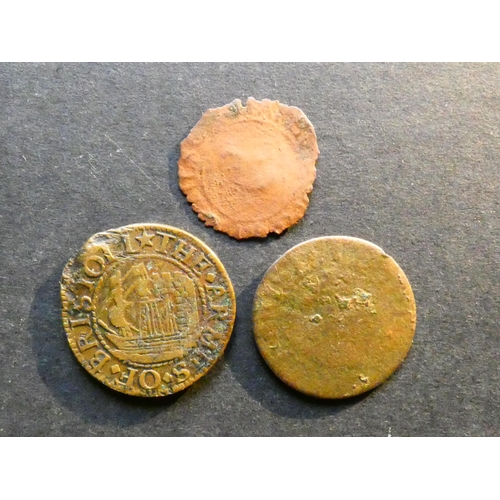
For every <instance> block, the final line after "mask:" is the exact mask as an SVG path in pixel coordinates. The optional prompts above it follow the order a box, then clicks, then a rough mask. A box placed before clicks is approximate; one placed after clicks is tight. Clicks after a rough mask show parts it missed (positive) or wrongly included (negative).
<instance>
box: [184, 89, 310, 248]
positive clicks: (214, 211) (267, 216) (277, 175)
mask: <svg viewBox="0 0 500 500" xmlns="http://www.w3.org/2000/svg"><path fill="white" fill-rule="evenodd" d="M318 155H319V150H318V144H317V142H316V134H315V132H314V129H313V126H312V125H311V123H310V121H309V120H308V119H307V117H306V116H305V114H304V113H303V112H302V111H301V110H300V109H299V108H296V107H292V106H286V105H284V104H281V103H279V102H278V101H270V100H267V99H264V100H263V101H256V100H255V99H253V98H249V99H248V101H247V104H246V106H243V105H242V104H241V101H240V100H239V99H237V100H235V101H234V102H232V103H230V104H227V105H226V106H222V107H221V108H216V109H209V110H208V111H207V112H206V113H205V114H204V115H203V116H202V117H201V119H200V121H199V122H198V123H197V124H196V125H195V126H194V128H193V129H192V130H191V132H190V134H189V135H188V137H186V139H184V141H182V143H181V156H180V159H179V184H180V187H181V189H182V191H183V192H184V194H185V195H186V196H187V199H188V201H189V202H190V203H192V208H193V210H195V211H196V212H197V213H198V217H199V218H200V219H201V220H202V221H204V222H205V224H206V225H207V226H213V227H214V228H215V229H217V230H218V231H223V232H225V233H227V234H229V235H230V236H233V237H234V238H237V239H243V238H250V237H254V236H257V237H265V236H267V235H268V234H269V233H271V232H274V233H278V234H279V233H282V232H283V231H284V230H285V229H287V228H288V227H290V226H292V225H293V224H295V223H297V222H298V221H299V220H300V219H301V218H302V217H303V216H304V213H305V211H306V209H307V206H308V204H309V198H308V196H307V195H308V193H310V192H311V191H312V188H313V182H314V179H315V177H316V167H315V164H316V160H317V158H318Z"/></svg>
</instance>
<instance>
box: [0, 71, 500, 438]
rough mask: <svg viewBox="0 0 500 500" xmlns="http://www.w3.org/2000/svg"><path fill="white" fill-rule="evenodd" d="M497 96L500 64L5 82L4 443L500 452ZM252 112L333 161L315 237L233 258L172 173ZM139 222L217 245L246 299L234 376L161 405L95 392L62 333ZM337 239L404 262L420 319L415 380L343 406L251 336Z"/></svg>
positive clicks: (310, 230)
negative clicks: (352, 438) (294, 439)
mask: <svg viewBox="0 0 500 500" xmlns="http://www.w3.org/2000/svg"><path fill="white" fill-rule="evenodd" d="M499 88H500V66H499V65H495V64H487V65H482V64H463V65H462V64H448V65H443V64H333V65H331V64H307V65H303V64H2V65H0V165H1V175H2V178H1V183H0V192H1V212H0V215H1V222H0V231H1V233H0V236H1V238H0V245H1V252H0V259H1V261H0V262H1V266H0V286H1V288H0V294H1V299H0V315H1V318H2V329H1V342H0V436H5V435H8V436H32V435H52V436H63V435H64V436H67V435H86V436H91V435H101V436H105V435H130V436H133V435H135V436H185V435H195V436H228V435H243V436H247V435H265V436H268V435H310V436H313V435H314V436H316V435H319V436H330V435H332V436H338V435H341V436H343V435H370V436H387V435H389V434H391V435H393V436H398V435H446V436H448V435H460V436H463V435H498V434H500V432H499V424H498V414H499V410H500V400H499V397H500V386H499V382H500V373H499V363H498V361H499V354H500V339H499V329H498V324H499V322H500V299H499V287H498V283H499V272H500V271H499V269H500V267H499V263H500V253H499V247H500V222H499V183H500V175H499V158H500V143H499V138H500V125H499V124H500V121H499V116H500V94H499V90H498V89H499ZM249 96H253V97H255V98H256V99H263V98H269V99H277V100H279V101H281V102H283V103H285V104H289V105H294V106H298V107H300V108H301V109H302V110H303V111H304V112H305V113H306V115H307V116H308V118H309V119H310V120H311V122H312V123H313V125H314V127H315V129H316V133H317V136H318V143H319V148H320V151H321V154H320V159H319V162H318V164H317V179H316V182H315V187H314V191H313V193H312V195H311V202H310V205H309V209H308V211H307V213H306V216H305V218H304V219H303V220H302V221H301V222H300V223H299V224H297V225H296V226H294V227H293V228H291V229H289V230H288V231H287V232H286V233H284V234H283V235H281V236H279V237H277V236H271V237H268V238H266V239H264V240H250V241H236V240H234V239H231V238H230V237H228V236H226V235H225V234H222V233H216V232H215V231H213V230H212V229H211V228H207V227H205V226H204V225H203V224H202V223H201V222H200V221H199V220H198V219H197V216H196V214H195V213H194V212H193V211H192V210H191V208H190V206H189V204H188V203H187V201H186V199H185V197H184V195H183V194H182V193H181V192H180V190H179V187H178V183H177V161H178V158H179V143H180V142H181V141H182V139H183V138H184V137H185V136H186V135H187V134H188V133H189V131H190V129H191V128H192V127H193V126H194V125H195V124H196V122H197V121H198V119H199V118H200V116H201V114H202V113H203V112H204V111H205V110H206V109H208V108H210V107H217V106H221V105H223V104H226V103H228V102H231V101H232V100H233V99H235V98H240V99H241V100H243V101H245V100H246V98H247V97H249ZM139 222H158V223H165V224H169V225H173V226H177V227H179V228H182V229H184V230H187V231H189V232H190V233H192V234H193V235H195V236H197V237H199V238H201V239H202V240H203V241H205V242H206V243H207V244H208V245H209V246H210V247H211V248H212V249H213V250H214V251H215V252H216V253H217V255H218V256H219V258H220V259H221V260H222V262H223V263H224V265H225V267H226V269H227V271H228V273H229V275H230V277H231V279H232V282H233V285H234V287H235V291H236V293H237V299H238V313H237V314H238V318H237V323H236V327H235V330H234V333H233V337H232V339H231V342H230V344H229V346H228V349H227V351H226V354H225V356H224V358H223V359H222V360H221V361H220V362H219V363H218V364H217V365H216V367H215V368H214V369H213V370H212V371H211V372H209V374H208V375H207V376H205V377H204V378H203V379H201V380H200V381H198V382H197V383H196V384H195V385H193V386H192V387H191V388H189V389H188V390H186V391H184V392H183V393H181V394H177V395H174V396H172V397H169V398H164V399H161V400H154V401H150V400H143V399H136V398H130V397H126V396H122V395H120V394H118V393H115V392H114V391H111V390H110V389H107V388H106V387H104V386H103V385H101V384H100V383H98V382H96V381H94V380H93V378H92V377H90V376H89V375H88V374H87V373H85V371H84V370H83V369H82V368H81V366H80V365H79V364H78V362H77V361H76V359H75V357H74V356H73V354H72V352H71V351H70V349H69V347H68V345H67V342H66V338H65V334H64V331H63V328H62V324H61V319H60V309H61V305H60V299H59V283H58V282H59V278H60V275H61V272H62V269H63V267H64V265H65V263H66V262H67V260H68V259H69V258H70V257H72V256H74V254H75V253H76V252H77V251H78V249H79V248H80V247H81V245H82V244H83V243H84V242H85V241H86V240H87V239H88V238H89V237H90V236H91V235H92V234H94V233H96V232H98V231H101V230H106V229H110V228H113V227H118V226H122V225H126V224H131V223H139ZM334 234H342V235H350V236H356V237H360V238H365V239H367V240H369V241H372V242H373V243H375V244H377V245H379V246H381V247H382V248H383V249H384V250H385V251H386V252H387V253H388V254H389V255H391V256H392V257H394V259H395V260H396V261H397V262H398V263H399V265H400V266H401V267H402V268H403V270H404V271H405V273H406V275H407V276H408V278H409V280H410V282H411V284H412V286H413V290H414V293H415V297H416V301H417V313H418V324H417V332H416V336H415V340H414V345H413V348H412V349H411V351H410V354H409V356H408V358H407V359H406V361H405V362H404V364H403V365H402V367H401V368H400V369H399V370H398V371H397V372H396V373H395V374H394V376H393V377H392V378H391V379H390V380H389V381H388V382H386V383H385V384H384V385H382V386H380V387H379V388H378V389H375V390H374V391H372V392H370V393H369V394H367V395H365V396H362V397H358V398H355V399H352V400H348V401H343V402H335V401H318V400H315V399H311V398H308V397H305V396H302V395H300V394H298V393H296V392H294V391H293V390H291V389H289V388H287V387H286V386H285V385H283V384H282V383H281V382H280V381H279V380H278V379H277V378H276V377H275V376H274V375H273V374H272V372H271V371H270V370H269V369H268V368H267V367H266V365H265V363H264V362H263V360H262V359H261V358H260V356H259V354H258V352H257V350H256V347H255V344H254V341H253V334H252V324H251V307H252V299H253V294H254V292H255V289H256V286H257V284H258V282H259V281H260V279H261V277H262V275H263V273H264V272H265V271H266V270H267V268H268V267H269V266H270V265H271V264H272V263H273V262H274V261H275V260H276V259H277V258H278V257H279V256H280V255H281V254H283V253H284V252H285V251H286V250H288V249H289V248H291V247H292V246H293V245H295V244H297V243H299V242H302V241H304V240H306V239H309V238H312V237H316V236H322V235H334Z"/></svg>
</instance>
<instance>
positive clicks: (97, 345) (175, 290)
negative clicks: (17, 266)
mask: <svg viewBox="0 0 500 500" xmlns="http://www.w3.org/2000/svg"><path fill="white" fill-rule="evenodd" d="M61 298H62V303H63V313H62V316H63V324H64V328H65V330H66V333H67V336H68V341H69V344H70V347H71V349H72V350H73V353H74V354H75V356H76V357H77V359H78V360H79V361H80V363H81V364H82V365H83V367H84V368H85V369H86V370H87V371H88V372H89V373H90V374H91V375H93V376H94V377H95V378H97V379H98V380H100V381H101V382H102V383H104V384H105V385H107V386H108V387H111V388H112V389H115V390H117V391H119V392H123V393H127V394H131V395H135V396H153V397H154V396H165V395H168V394H172V393H174V392H177V391H180V390H182V389H184V388H186V387H188V386H189V385H191V384H192V383H193V382H195V381H196V380H197V379H199V378H200V377H201V376H203V375H204V374H205V373H206V372H207V371H208V370H209V369H210V368H211V367H212V366H213V365H214V364H215V362H216V361H217V360H218V359H219V358H220V356H221V355H222V353H223V351H224V349H225V347H226V345H227V342H228V341H229V338H230V335H231V332H232V328H233V324H234V319H235V312H236V302H235V297H234V291H233V287H232V284H231V281H230V280H229V277H228V275H227V273H226V271H225V269H224V267H223V265H222V264H221V262H220V261H219V260H218V258H217V256H216V255H215V254H214V252H213V251H212V250H210V249H209V248H208V247H207V246H206V245H205V244H204V243H202V242H201V241H200V240H198V239H197V238H195V237H194V236H192V235H190V234H188V233H186V232H184V231H181V230H180V229H176V228H173V227H169V226H163V225H157V224H142V225H131V226H125V227H122V228H118V229H112V230H110V231H107V232H104V233H98V234H96V235H94V236H92V237H91V238H90V239H89V240H88V241H87V243H86V244H85V245H84V247H83V248H82V249H81V251H80V253H79V254H78V256H77V257H76V258H75V259H72V260H70V261H69V262H68V264H67V265H66V267H65V269H64V272H63V276H62V280H61Z"/></svg>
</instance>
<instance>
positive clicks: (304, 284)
mask: <svg viewBox="0 0 500 500" xmlns="http://www.w3.org/2000/svg"><path fill="white" fill-rule="evenodd" d="M253 320H254V333H255V340H256V342H257V346H258V348H259V351H260V353H261V354H262V356H263V358H264V359H265V361H266V363H267V364H268V365H269V367H270V368H271V369H272V370H273V372H274V373H275V374H276V375H277V376H278V377H279V378H280V379H281V380H282V381H283V382H285V383H286V384H288V385H290V386H291V387H293V388H294V389H296V390H298V391H301V392H303V393H305V394H308V395H310V396H316V397H320V398H332V399H333V398H346V397H350V396H356V395H358V394H361V393H363V392H366V391H368V390H370V389H373V388H374V387H377V386H378V385H379V384H381V383H382V382H384V381H385V380H387V379H388V378H389V377H390V376H391V374H392V373H393V372H394V371H395V370H396V369H397V368H398V366H399V365H400V364H401V363H402V362H403V360H404V358H405V357H406V355H407V353H408V351H409V349H410V347H411V345H412V341H413V336H414V333H415V326H416V306H415V299H414V296H413V292H412V289H411V286H410V283H409V282H408V279H407V278H406V276H405V274H404V272H403V270H402V269H401V268H400V267H399V266H398V264H397V263H396V262H395V261H394V260H393V259H392V258H391V257H389V256H388V255H387V254H386V253H385V252H384V251H383V250H382V249H381V248H380V247H378V246H376V245H374V244H373V243H370V242H368V241H365V240H361V239H358V238H349V237H345V236H329V237H322V238H316V239H312V240H309V241H306V242H304V243H301V244H299V245H297V246H295V247H293V248H292V249H290V250H289V251H288V252H286V253H285V254H284V255H283V256H282V257H280V258H279V259H278V260H277V261H276V262H275V263H274V264H273V265H272V266H271V267H270V268H269V270H268V271H267V272H266V274H265V275H264V277H263V279H262V281H261V283H260V284H259V286H258V288H257V291H256V294H255V301H254V309H253Z"/></svg>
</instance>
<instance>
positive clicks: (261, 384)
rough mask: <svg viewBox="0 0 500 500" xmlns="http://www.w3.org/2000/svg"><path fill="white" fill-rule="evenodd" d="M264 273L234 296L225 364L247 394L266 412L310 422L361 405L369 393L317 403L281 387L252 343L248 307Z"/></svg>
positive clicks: (287, 387)
mask: <svg viewBox="0 0 500 500" xmlns="http://www.w3.org/2000/svg"><path fill="white" fill-rule="evenodd" d="M263 275H264V273H262V274H261V276H259V277H258V278H256V279H255V280H254V281H253V282H252V283H251V284H250V285H249V286H248V287H247V288H245V290H244V291H243V292H241V293H240V294H239V295H238V314H237V317H236V325H235V329H234V333H233V338H232V339H231V344H232V346H231V349H230V350H229V351H228V352H227V354H226V361H227V363H228V365H229V367H230V369H231V371H232V372H233V374H234V375H235V377H236V378H237V380H238V381H239V383H240V384H241V385H242V386H243V388H244V389H245V390H246V391H247V393H248V394H249V395H250V396H251V397H252V398H253V399H254V400H256V401H258V402H259V403H260V404H262V405H263V406H265V407H266V408H267V409H269V410H270V411H272V412H273V413H276V414H278V415H281V416H283V417H288V418H297V419H314V418H322V417H325V416H328V415H334V414H337V413H339V412H342V411H343V410H345V409H347V408H350V407H351V406H353V405H355V404H357V403H359V402H361V401H362V400H363V399H365V398H366V397H367V396H369V395H370V394H371V393H372V392H374V391H375V390H376V389H373V390H372V391H368V392H366V393H364V394H361V395H359V396H355V397H352V398H347V399H339V400H334V399H319V398H315V397H312V396H307V395H305V394H302V393H301V392H298V391H296V390H294V389H292V388H291V387H289V386H288V385H286V384H285V383H283V382H282V381H281V380H280V379H279V378H278V377H277V376H276V375H275V374H274V373H273V371H272V370H271V369H270V368H269V367H268V366H267V364H266V362H265V361H264V359H263V358H262V356H261V355H260V352H259V350H258V348H257V345H256V343H255V340H254V334H253V323H252V307H253V299H254V295H255V291H256V289H257V286H258V285H259V283H260V281H261V280H262V277H263Z"/></svg>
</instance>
